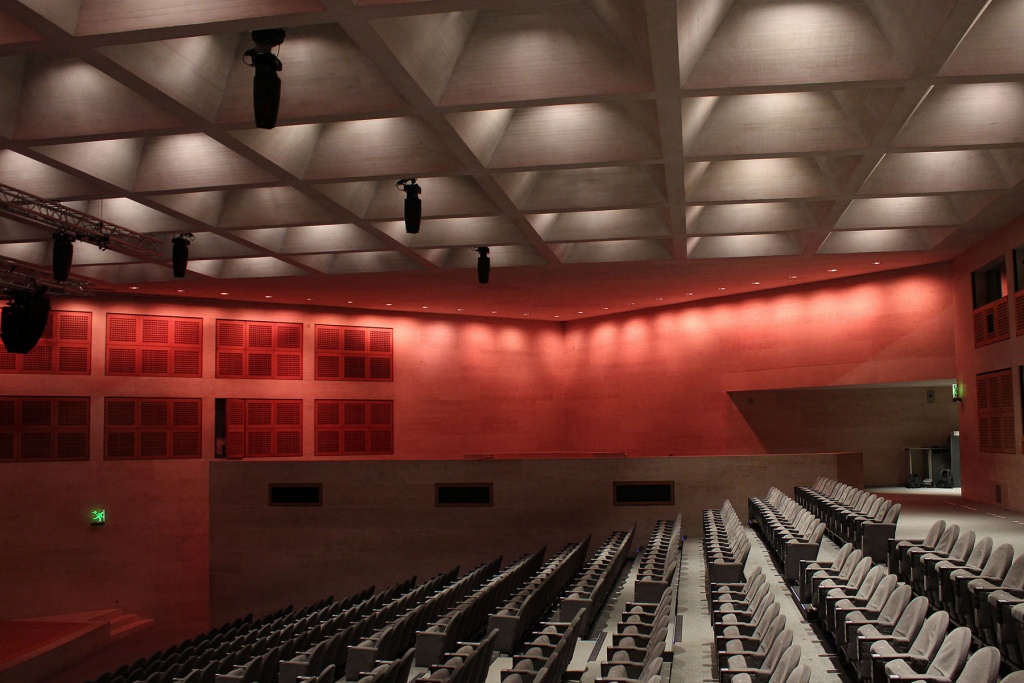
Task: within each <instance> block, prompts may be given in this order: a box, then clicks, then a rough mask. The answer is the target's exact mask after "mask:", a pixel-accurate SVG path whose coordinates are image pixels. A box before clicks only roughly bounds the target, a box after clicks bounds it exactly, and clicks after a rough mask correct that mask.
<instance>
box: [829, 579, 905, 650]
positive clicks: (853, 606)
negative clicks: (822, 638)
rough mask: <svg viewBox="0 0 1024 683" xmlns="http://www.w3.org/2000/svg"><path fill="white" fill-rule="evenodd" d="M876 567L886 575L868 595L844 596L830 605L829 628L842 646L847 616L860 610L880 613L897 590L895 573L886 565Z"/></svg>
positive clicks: (870, 613)
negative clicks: (889, 570) (888, 569)
mask: <svg viewBox="0 0 1024 683" xmlns="http://www.w3.org/2000/svg"><path fill="white" fill-rule="evenodd" d="M875 568H876V569H880V570H881V571H882V573H884V574H885V575H884V576H882V578H881V580H880V581H878V583H877V584H876V585H875V587H874V589H873V590H871V592H870V593H869V594H867V597H859V596H854V597H853V598H843V599H841V600H837V601H836V602H835V604H834V605H831V607H830V609H831V611H832V617H831V622H830V626H829V629H828V630H829V633H831V634H832V637H833V638H834V639H835V641H836V643H838V644H839V645H840V646H841V645H843V644H845V643H846V639H845V637H842V636H844V635H845V633H846V618H847V616H848V615H849V614H851V613H853V612H858V613H860V614H861V615H862V616H863V615H876V614H879V613H880V612H881V611H882V608H883V607H885V604H886V602H888V600H889V596H890V595H892V593H893V591H894V590H896V584H897V581H896V576H895V574H889V573H887V572H886V569H885V567H883V566H881V565H876V566H875ZM862 589H863V587H862ZM908 601H909V598H908Z"/></svg>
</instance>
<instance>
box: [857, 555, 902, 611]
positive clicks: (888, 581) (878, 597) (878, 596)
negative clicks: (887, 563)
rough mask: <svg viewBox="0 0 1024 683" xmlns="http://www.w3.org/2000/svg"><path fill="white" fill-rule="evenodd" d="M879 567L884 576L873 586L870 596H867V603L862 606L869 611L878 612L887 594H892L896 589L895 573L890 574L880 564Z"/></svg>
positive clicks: (883, 604) (886, 598) (887, 596)
mask: <svg viewBox="0 0 1024 683" xmlns="http://www.w3.org/2000/svg"><path fill="white" fill-rule="evenodd" d="M879 568H880V569H881V570H882V571H883V573H884V574H885V576H883V577H882V580H881V581H879V582H878V584H877V585H876V586H875V589H874V590H873V591H872V592H871V597H870V598H868V601H867V603H865V605H864V608H865V609H866V610H869V611H871V612H878V611H879V610H881V609H882V607H884V606H885V603H886V601H887V600H888V599H889V596H890V595H892V592H893V591H894V590H895V589H896V580H897V577H896V575H895V574H890V573H889V572H888V570H887V569H886V568H885V567H883V566H881V565H879Z"/></svg>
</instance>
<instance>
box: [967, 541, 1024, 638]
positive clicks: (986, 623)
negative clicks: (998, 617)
mask: <svg viewBox="0 0 1024 683" xmlns="http://www.w3.org/2000/svg"><path fill="white" fill-rule="evenodd" d="M1022 589H1024V555H1021V556H1020V557H1018V558H1017V559H1015V560H1014V561H1013V564H1011V565H1010V568H1009V569H1008V570H1007V572H1006V575H1005V576H1004V577H1003V579H1002V581H1000V582H998V583H997V582H996V581H995V580H991V579H986V578H977V579H973V580H972V581H970V582H968V584H967V592H968V593H969V594H970V596H971V611H972V613H973V617H974V631H975V633H976V634H978V636H979V637H980V638H981V640H983V641H984V642H986V643H988V644H989V645H995V644H996V642H997V641H996V636H995V619H994V618H993V611H994V610H995V609H996V606H997V600H999V599H1000V598H1001V597H1004V596H1005V597H1006V598H1013V597H1016V596H1017V595H1021V596H1024V590H1022Z"/></svg>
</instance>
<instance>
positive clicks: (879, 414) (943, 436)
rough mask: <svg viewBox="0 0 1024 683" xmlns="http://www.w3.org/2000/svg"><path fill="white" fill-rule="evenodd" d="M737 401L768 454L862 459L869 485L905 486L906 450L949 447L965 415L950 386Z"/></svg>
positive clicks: (744, 396)
mask: <svg viewBox="0 0 1024 683" xmlns="http://www.w3.org/2000/svg"><path fill="white" fill-rule="evenodd" d="M929 391H931V392H933V397H934V400H933V401H932V402H931V403H929V401H928V392H929ZM732 399H733V402H734V403H735V404H736V407H737V408H738V409H739V411H740V412H741V413H742V414H743V418H744V419H745V420H746V421H747V424H749V425H750V427H751V429H753V430H754V433H755V434H756V435H757V438H758V440H759V441H760V442H761V443H762V444H764V449H765V451H766V452H768V453H813V452H816V451H821V450H824V449H826V448H834V449H837V450H843V451H858V452H860V453H863V454H864V484H865V485H866V486H902V485H903V483H904V482H905V481H906V479H907V475H908V474H909V470H908V467H907V458H906V456H905V455H904V452H903V449H904V447H906V446H946V445H948V442H949V435H950V433H952V432H953V431H954V430H956V429H957V428H958V418H959V412H960V411H959V407H958V405H957V404H956V403H954V402H953V399H952V393H951V390H950V385H949V383H943V384H934V385H931V386H914V387H891V386H870V387H852V388H847V387H830V388H826V389H768V390H764V391H741V392H734V393H733V394H732Z"/></svg>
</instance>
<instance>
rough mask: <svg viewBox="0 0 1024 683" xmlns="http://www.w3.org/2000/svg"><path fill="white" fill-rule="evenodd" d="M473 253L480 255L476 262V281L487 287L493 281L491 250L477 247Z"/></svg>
mask: <svg viewBox="0 0 1024 683" xmlns="http://www.w3.org/2000/svg"><path fill="white" fill-rule="evenodd" d="M473 251H475V252H476V253H478V254H480V256H479V257H478V258H477V260H476V281H477V282H479V283H480V284H482V285H486V284H487V283H488V282H490V280H491V257H490V256H488V254H490V253H491V250H490V248H488V247H476V248H475V249H473Z"/></svg>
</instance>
